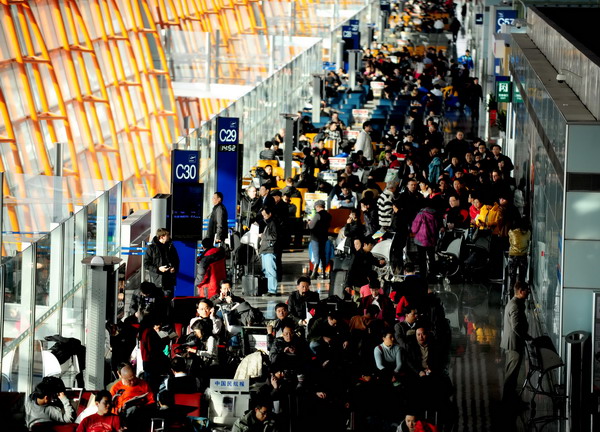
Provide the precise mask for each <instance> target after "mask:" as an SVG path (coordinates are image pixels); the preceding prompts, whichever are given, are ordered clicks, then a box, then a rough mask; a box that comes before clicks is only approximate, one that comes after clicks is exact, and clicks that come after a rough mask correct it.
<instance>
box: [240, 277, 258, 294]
mask: <svg viewBox="0 0 600 432" xmlns="http://www.w3.org/2000/svg"><path fill="white" fill-rule="evenodd" d="M242 295H245V296H254V297H256V296H258V276H254V275H244V276H242Z"/></svg>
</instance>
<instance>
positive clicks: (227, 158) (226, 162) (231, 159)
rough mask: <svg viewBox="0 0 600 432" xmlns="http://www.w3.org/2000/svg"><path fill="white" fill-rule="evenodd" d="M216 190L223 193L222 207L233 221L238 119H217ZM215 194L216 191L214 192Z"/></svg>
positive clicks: (235, 199) (236, 177) (237, 174)
mask: <svg viewBox="0 0 600 432" xmlns="http://www.w3.org/2000/svg"><path fill="white" fill-rule="evenodd" d="M216 141H217V189H216V190H218V191H220V192H222V193H223V205H224V206H225V208H226V209H227V215H228V217H229V219H235V215H236V209H237V196H238V179H239V177H240V176H239V173H238V150H239V148H238V144H239V143H240V119H238V118H236V117H218V118H217V140H216ZM215 192H216V191H215Z"/></svg>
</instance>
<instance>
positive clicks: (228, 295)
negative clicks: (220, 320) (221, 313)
mask: <svg viewBox="0 0 600 432" xmlns="http://www.w3.org/2000/svg"><path fill="white" fill-rule="evenodd" d="M232 288H233V283H232V282H231V281H230V280H229V279H223V280H222V281H221V282H220V283H219V292H218V293H217V294H215V295H214V296H213V297H212V298H211V299H210V301H212V302H213V304H214V305H215V306H218V307H219V308H221V309H225V310H231V308H232V307H233V306H235V305H236V304H238V303H243V302H244V299H243V298H241V297H238V296H236V295H235V294H233V292H232Z"/></svg>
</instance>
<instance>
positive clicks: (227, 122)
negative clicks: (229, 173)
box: [217, 117, 240, 152]
mask: <svg viewBox="0 0 600 432" xmlns="http://www.w3.org/2000/svg"><path fill="white" fill-rule="evenodd" d="M239 142H240V119H238V118H237V117H217V151H219V152H234V151H237V145H238V144H239Z"/></svg>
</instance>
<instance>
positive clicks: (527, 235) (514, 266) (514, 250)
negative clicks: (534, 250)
mask: <svg viewBox="0 0 600 432" xmlns="http://www.w3.org/2000/svg"><path fill="white" fill-rule="evenodd" d="M508 241H509V248H508V276H509V279H508V281H509V282H508V283H509V285H508V286H509V289H510V290H511V291H512V289H513V287H514V286H515V283H516V282H517V273H518V278H519V279H518V280H519V281H521V282H525V277H526V276H527V255H528V252H529V243H530V242H531V229H530V227H529V222H528V221H527V220H526V219H525V218H523V219H521V221H519V223H518V224H517V225H516V226H515V228H513V229H511V230H510V231H509V232H508Z"/></svg>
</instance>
